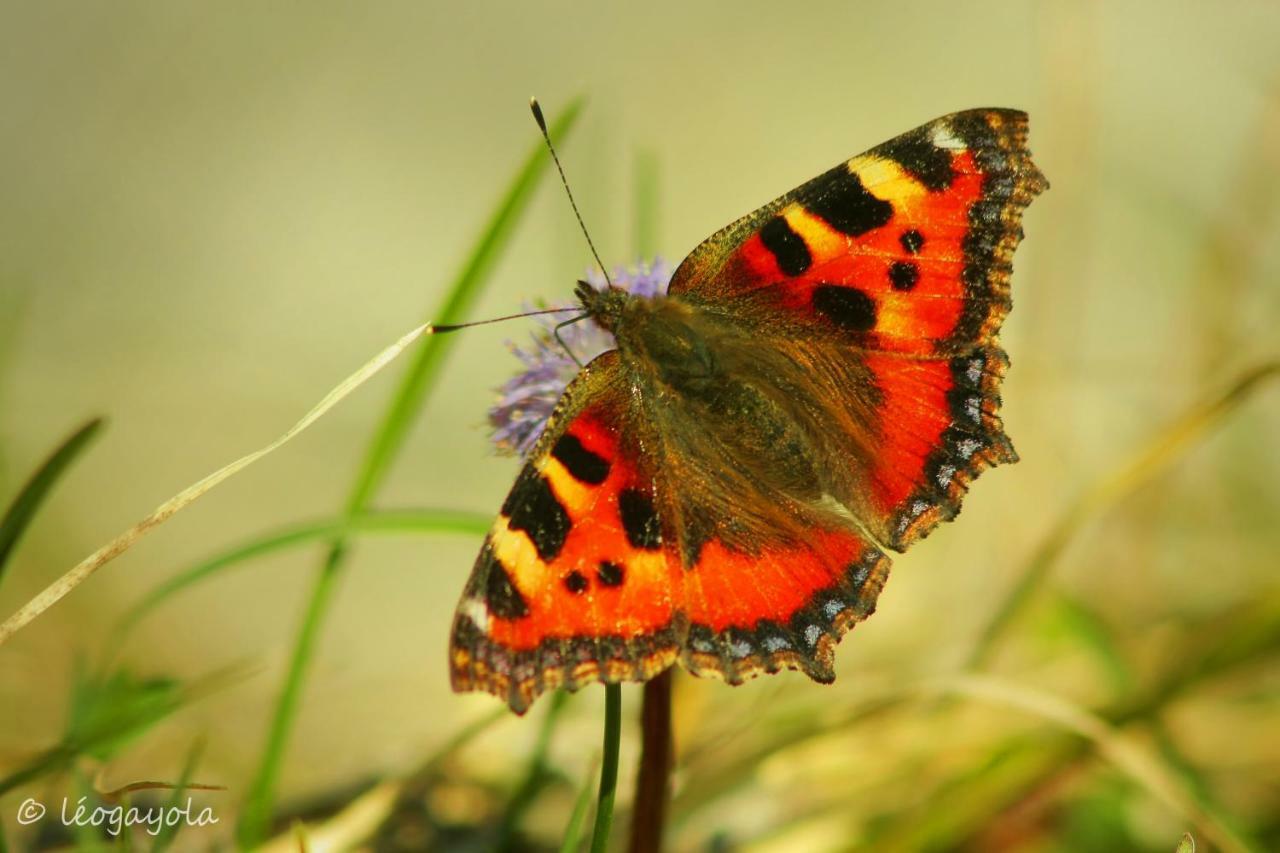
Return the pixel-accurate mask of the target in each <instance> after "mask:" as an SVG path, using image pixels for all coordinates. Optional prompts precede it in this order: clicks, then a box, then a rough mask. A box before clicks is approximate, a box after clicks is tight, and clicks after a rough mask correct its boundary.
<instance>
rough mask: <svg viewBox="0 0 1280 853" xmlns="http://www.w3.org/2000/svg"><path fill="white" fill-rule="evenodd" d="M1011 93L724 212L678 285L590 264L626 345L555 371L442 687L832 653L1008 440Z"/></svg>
mask: <svg viewBox="0 0 1280 853" xmlns="http://www.w3.org/2000/svg"><path fill="white" fill-rule="evenodd" d="M1044 186H1045V184H1044V181H1043V178H1042V177H1041V176H1040V174H1039V172H1038V170H1036V169H1035V167H1034V165H1033V164H1032V163H1031V161H1030V157H1029V155H1028V154H1027V153H1026V150H1025V116H1023V115H1022V114H1020V113H1015V112H1012V111H1004V110H974V111H969V112H965V113H957V114H954V115H952V116H946V117H944V118H942V119H938V120H936V121H934V122H931V123H930V124H927V125H924V126H922V127H921V128H918V129H916V130H915V131H912V132H910V133H908V134H904V135H903V136H902V137H898V138H897V139H895V140H892V141H891V142H889V143H886V144H884V145H882V146H879V147H878V148H876V149H872V150H871V151H870V152H868V153H867V154H864V155H860V156H859V157H855V158H853V159H852V160H850V161H848V162H846V163H843V164H841V165H839V166H837V167H835V168H834V169H832V170H830V171H828V172H826V173H824V174H823V175H820V176H819V177H818V178H815V179H814V180H813V181H810V182H809V183H807V184H804V185H802V186H801V187H799V188H798V189H796V190H795V191H793V192H792V193H789V194H787V195H785V196H783V197H781V198H780V199H778V200H776V201H774V202H772V203H770V204H769V205H766V206H765V207H763V208H761V209H760V210H758V211H756V212H755V213H753V214H750V215H748V216H746V217H744V218H743V219H741V220H738V221H737V222H735V223H733V224H731V225H730V226H728V227H727V228H725V229H723V230H722V231H720V232H718V233H717V234H715V235H713V236H712V237H711V238H709V239H708V240H707V241H705V242H704V243H703V244H702V245H701V246H699V247H698V248H697V249H695V250H694V252H693V253H692V254H691V255H690V256H689V257H688V258H687V259H686V260H685V261H684V263H682V264H681V266H680V267H679V269H677V271H676V273H675V275H674V277H673V279H672V282H671V285H670V288H669V291H668V293H667V294H666V295H660V296H655V297H652V298H643V297H638V296H635V295H632V294H629V293H627V292H626V291H624V290H621V289H616V288H608V289H606V290H603V291H597V290H595V289H594V288H592V287H590V286H589V285H585V284H580V285H579V288H578V290H577V295H578V298H579V300H580V301H581V303H582V306H583V308H584V310H585V311H586V312H587V314H588V315H589V316H590V318H591V320H592V321H594V322H596V323H597V324H599V325H600V326H601V327H603V328H604V329H606V330H608V331H610V332H612V334H613V336H614V339H615V341H616V349H614V350H610V351H608V352H606V353H604V354H603V355H601V356H599V357H597V358H596V359H594V360H593V361H591V362H590V363H589V364H588V365H587V366H586V367H585V368H584V369H583V370H582V372H581V373H580V374H579V376H578V377H577V378H576V379H575V380H574V381H573V382H572V383H571V384H570V386H569V388H568V389H567V390H566V391H565V394H564V396H563V397H562V399H561V401H560V403H559V404H558V405H557V408H556V411H555V413H554V414H553V415H552V417H551V419H550V421H549V422H548V424H547V426H546V429H545V431H544V432H543V434H542V436H541V438H540V439H539V441H538V444H537V445H536V446H535V447H534V449H533V451H532V452H531V453H530V454H529V455H528V462H527V464H526V465H525V467H524V468H523V470H522V471H521V473H520V475H519V477H518V478H517V481H516V484H515V486H514V487H513V488H512V490H511V493H510V495H509V496H508V498H507V500H506V502H505V503H504V505H503V507H502V511H501V513H500V515H499V517H498V519H497V521H496V522H495V524H494V527H493V528H492V530H491V531H490V533H489V536H488V538H487V540H486V543H485V546H484V548H483V549H482V552H481V555H480V557H479V559H478V560H477V563H476V567H475V569H474V570H473V572H472V576H471V580H470V582H469V583H468V585H467V588H466V590H465V591H464V594H463V599H462V602H461V604H460V605H459V609H458V615H457V617H456V618H455V621H454V631H453V638H452V645H451V671H452V677H453V683H454V686H455V688H457V689H474V688H479V689H485V690H488V691H489V692H492V693H494V694H496V695H498V696H500V697H502V698H504V699H505V700H506V701H507V702H508V704H509V705H510V706H511V707H512V708H513V709H514V710H516V711H517V712H521V711H523V710H524V709H525V708H527V707H528V705H529V704H530V703H531V702H532V700H533V698H535V697H536V696H537V695H538V693H540V692H541V691H543V690H545V689H548V688H550V687H556V686H562V685H563V686H567V687H570V688H576V687H578V686H580V685H582V684H584V683H586V682H589V681H593V680H602V681H620V680H643V679H646V678H649V677H652V675H654V674H656V673H657V672H660V671H661V670H662V669H664V668H666V667H667V666H670V665H671V664H672V663H674V662H677V661H679V662H680V663H681V664H682V665H683V666H685V667H686V668H687V669H689V670H690V671H692V672H694V673H695V674H710V675H716V676H719V677H721V678H723V679H725V680H726V681H729V682H731V683H737V682H740V681H741V680H743V679H744V678H747V677H750V676H752V675H755V674H757V673H759V672H772V671H776V670H778V669H781V668H794V669H800V670H802V671H804V672H805V673H806V674H808V675H809V676H810V677H812V678H814V679H815V680H817V681H823V682H826V681H831V680H832V679H833V678H834V670H833V653H834V646H835V643H836V641H837V640H838V639H839V637H840V636H841V635H842V634H843V633H844V632H845V631H846V630H847V629H848V628H849V627H850V626H851V625H853V624H854V623H856V622H857V621H859V620H860V619H862V618H865V617H866V616H867V615H869V614H870V613H871V612H872V611H873V610H874V607H875V602H876V598H877V596H878V594H879V591H880V588H881V587H882V586H883V584H884V581H885V578H886V577H887V573H888V565H889V561H888V559H887V557H885V555H884V553H883V551H884V549H895V550H902V549H904V548H906V547H907V546H908V545H910V543H911V542H912V541H914V540H915V539H918V538H919V537H920V536H923V535H925V534H926V533H927V532H928V531H929V530H931V529H932V528H933V527H934V526H936V525H937V524H938V523H939V522H940V521H943V520H946V519H948V518H950V517H952V516H954V515H955V513H956V512H957V511H958V509H959V504H960V500H961V498H962V497H963V494H964V492H965V490H966V489H967V487H968V483H969V482H970V481H971V480H972V478H973V477H975V476H976V475H977V474H978V473H979V472H980V471H981V470H982V469H983V468H985V467H989V466H991V465H995V464H999V463H1002V462H1010V461H1014V460H1016V458H1017V457H1016V454H1014V452H1013V448H1012V445H1011V444H1010V443H1009V441H1008V439H1007V437H1006V436H1005V435H1004V432H1003V428H1002V425H1001V424H1000V421H999V417H998V414H997V409H998V406H999V402H1000V401H999V395H998V388H999V382H1000V379H1001V377H1002V375H1003V371H1004V368H1005V365H1006V363H1007V360H1006V359H1005V356H1004V353H1003V351H1002V350H1000V348H999V347H998V345H997V343H996V340H995V334H996V331H997V330H998V327H999V323H1000V321H1001V320H1002V319H1003V317H1004V314H1005V313H1007V311H1008V307H1009V298H1008V275H1009V269H1010V267H1009V261H1010V259H1011V256H1012V252H1013V248H1014V246H1015V245H1016V243H1017V241H1018V239H1019V238H1020V237H1021V228H1020V224H1019V219H1020V215H1021V211H1022V209H1023V208H1024V207H1025V206H1026V204H1027V203H1029V202H1030V200H1031V198H1032V197H1033V196H1034V195H1035V194H1036V193H1037V192H1039V191H1040V190H1041V189H1043V187H1044Z"/></svg>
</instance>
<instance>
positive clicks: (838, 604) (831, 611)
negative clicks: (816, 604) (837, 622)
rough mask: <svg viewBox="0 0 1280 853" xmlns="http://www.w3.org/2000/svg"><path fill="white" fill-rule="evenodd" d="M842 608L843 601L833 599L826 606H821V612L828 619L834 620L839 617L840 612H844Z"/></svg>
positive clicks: (843, 605) (843, 606)
mask: <svg viewBox="0 0 1280 853" xmlns="http://www.w3.org/2000/svg"><path fill="white" fill-rule="evenodd" d="M844 608H845V603H844V602H843V601H837V600H836V599H834V598H833V599H831V600H830V601H828V602H827V603H826V604H824V605H822V612H823V613H825V614H827V618H828V619H834V618H836V616H838V615H840V611H841V610H844Z"/></svg>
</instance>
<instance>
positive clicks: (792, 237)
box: [760, 216, 813, 276]
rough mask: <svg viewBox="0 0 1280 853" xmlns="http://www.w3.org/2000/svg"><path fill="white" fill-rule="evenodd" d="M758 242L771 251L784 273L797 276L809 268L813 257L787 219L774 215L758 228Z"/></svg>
mask: <svg viewBox="0 0 1280 853" xmlns="http://www.w3.org/2000/svg"><path fill="white" fill-rule="evenodd" d="M760 242H761V243H763V244H764V247H765V248H766V249H768V250H769V251H770V252H772V253H773V257H774V260H776V261H777V262H778V269H780V270H782V272H783V273H784V274H785V275H790V276H797V275H800V274H801V273H803V272H804V271H805V270H807V269H809V265H810V264H812V263H813V257H812V256H811V255H810V254H809V247H808V246H807V245H805V242H804V238H803V237H801V236H800V235H799V234H797V233H796V232H795V231H794V230H793V229H792V228H791V226H790V225H789V224H788V223H787V220H785V219H783V218H782V217H781V216H775V217H773V218H772V219H770V220H769V221H768V222H766V223H765V224H764V227H763V228H761V229H760Z"/></svg>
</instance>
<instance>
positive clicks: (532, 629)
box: [450, 351, 679, 712]
mask: <svg viewBox="0 0 1280 853" xmlns="http://www.w3.org/2000/svg"><path fill="white" fill-rule="evenodd" d="M630 405H632V404H631V402H630V401H629V399H628V397H627V395H626V394H625V388H624V385H623V377H622V375H621V374H620V368H619V365H618V353H617V352H616V351H610V352H607V353H605V354H604V355H601V356H600V357H598V358H596V359H595V360H594V361H592V362H591V363H590V364H589V365H587V366H586V367H585V368H584V369H583V371H582V372H581V373H580V374H579V375H578V377H577V378H576V379H575V380H574V381H573V383H572V384H571V385H570V386H569V388H568V390H567V391H566V392H565V395H564V397H563V398H562V400H561V403H560V405H559V407H558V408H557V411H556V413H555V414H554V415H553V416H552V418H551V421H550V422H549V423H548V425H547V427H546V429H545V431H544V432H543V434H542V436H541V438H540V439H539V441H538V444H537V445H536V446H535V448H534V449H533V452H532V453H531V454H530V455H529V459H528V461H527V463H526V464H525V466H524V467H523V469H522V470H521V472H520V474H519V476H518V477H517V478H516V483H515V485H514V486H513V487H512V489H511V492H510V494H509V495H508V497H507V499H506V501H505V502H504V503H503V507H502V511H501V514H500V515H499V516H498V518H497V520H496V521H495V522H494V526H493V528H492V529H491V530H490V532H489V534H488V536H487V537H486V538H485V543H484V546H483V547H482V548H481V552H480V556H479V558H478V559H477V561H476V565H475V567H474V568H473V569H472V574H471V579H470V581H469V582H468V584H467V588H466V591H465V592H464V594H463V599H462V602H461V603H460V604H459V606H458V612H457V615H456V617H455V619H454V627H453V639H452V643H451V647H450V658H451V660H450V664H451V667H450V668H451V672H452V678H453V685H454V688H455V689H457V690H471V689H483V690H487V691H488V692H490V693H494V694H495V695H498V696H500V697H501V698H503V699H505V700H506V701H507V703H508V704H509V705H510V706H511V707H512V709H513V710H515V711H517V712H523V711H524V709H526V708H527V707H528V706H529V704H530V703H532V701H533V699H534V698H535V697H536V696H537V695H538V694H539V693H541V692H542V691H544V690H546V689H550V688H554V687H558V686H564V687H568V688H570V689H576V688H577V687H579V686H581V685H582V684H584V683H587V682H589V681H593V680H600V681H611V682H612V681H624V680H643V679H645V678H649V677H652V676H653V675H656V674H657V673H658V672H661V671H662V670H663V669H665V668H666V667H667V666H669V665H670V664H671V663H672V662H673V661H674V660H675V659H676V656H677V654H678V646H679V640H678V638H677V637H676V632H675V626H674V619H675V615H676V610H677V600H676V599H677V596H676V592H675V590H676V589H677V588H678V585H679V576H678V574H677V575H675V577H674V578H673V574H674V573H673V567H672V565H671V564H670V561H669V560H668V559H667V555H666V552H665V550H664V549H663V548H662V542H661V534H660V529H659V527H658V522H657V518H656V516H655V513H654V511H653V484H652V482H651V480H646V479H645V478H644V475H642V474H641V472H640V471H639V470H638V467H637V464H636V462H637V460H636V458H635V456H634V454H633V453H630V452H628V451H627V449H626V448H627V445H626V444H625V438H626V434H625V431H624V427H625V425H626V424H627V423H628V421H629V420H630V416H629V406H630Z"/></svg>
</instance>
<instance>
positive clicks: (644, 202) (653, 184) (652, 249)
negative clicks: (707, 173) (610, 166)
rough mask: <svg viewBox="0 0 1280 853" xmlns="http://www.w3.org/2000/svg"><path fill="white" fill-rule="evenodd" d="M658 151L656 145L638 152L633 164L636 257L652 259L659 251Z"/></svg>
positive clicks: (632, 182) (633, 238) (645, 259)
mask: <svg viewBox="0 0 1280 853" xmlns="http://www.w3.org/2000/svg"><path fill="white" fill-rule="evenodd" d="M659 178H660V174H659V171H658V155H657V154H656V153H654V151H653V150H652V149H649V148H641V149H638V150H637V151H636V152H635V155H634V158H633V159H632V164H631V186H632V189H631V193H632V195H633V196H634V198H633V199H632V203H633V204H634V205H635V220H634V224H633V227H634V229H635V233H634V235H633V236H632V241H633V245H634V247H635V253H636V257H637V258H639V259H640V260H642V261H645V262H650V261H652V260H653V257H654V255H655V254H657V252H658V185H659Z"/></svg>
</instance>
